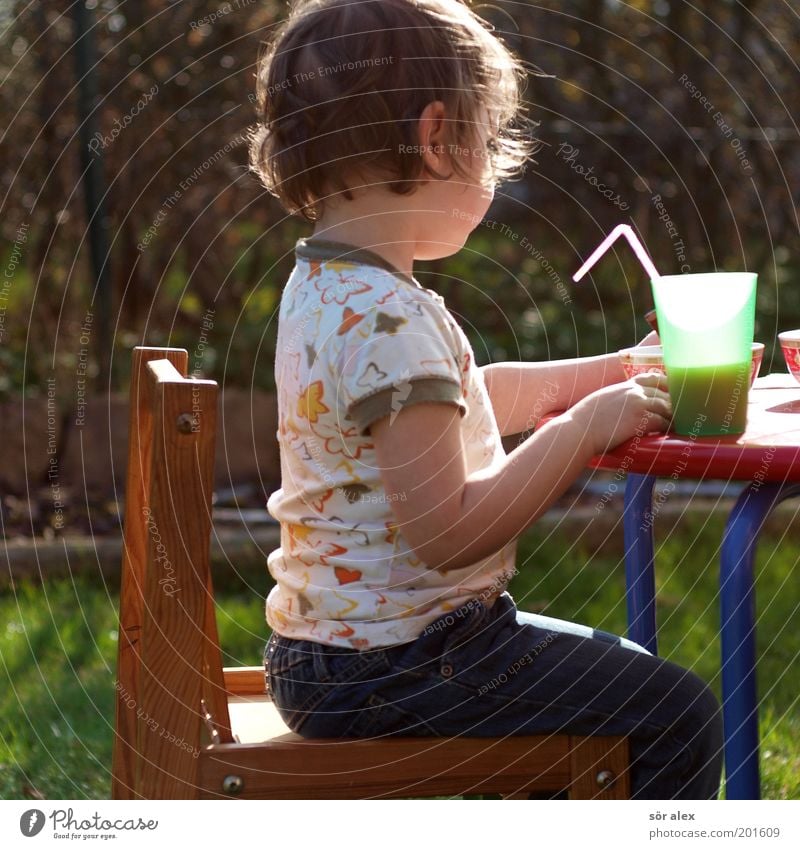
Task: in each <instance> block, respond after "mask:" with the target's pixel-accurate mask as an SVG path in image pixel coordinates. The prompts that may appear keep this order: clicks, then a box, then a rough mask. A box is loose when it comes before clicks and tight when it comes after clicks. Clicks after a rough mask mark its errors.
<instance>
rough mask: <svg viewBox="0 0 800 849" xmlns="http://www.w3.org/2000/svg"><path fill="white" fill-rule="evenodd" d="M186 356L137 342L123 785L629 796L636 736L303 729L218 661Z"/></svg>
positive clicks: (124, 795)
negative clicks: (316, 732) (364, 735)
mask: <svg viewBox="0 0 800 849" xmlns="http://www.w3.org/2000/svg"><path fill="white" fill-rule="evenodd" d="M187 361H188V356H187V353H186V351H184V350H180V349H174V348H145V347H137V348H136V349H135V350H134V352H133V370H132V373H131V390H130V399H131V404H130V437H129V449H128V467H127V482H126V502H125V528H124V553H123V571H122V587H121V597H120V629H119V661H118V668H117V677H118V680H117V685H116V689H117V704H116V737H115V743H114V758H113V778H112V796H113V798H115V799H132V798H148V799H162V798H169V799H171V798H226V797H238V798H363V797H398V796H406V797H408V796H412V797H419V796H449V795H462V794H475V793H499V794H502V795H505V796H509V797H522V796H527V795H528V794H529V793H543V792H548V793H549V792H558V791H560V790H567V791H568V793H569V796H570V798H581V799H586V798H604V799H612V798H626V797H628V795H629V781H628V770H627V767H628V746H627V740H626V739H625V738H618V737H617V738H614V737H584V738H581V737H573V736H568V735H549V736H546V735H545V736H526V737H505V738H497V739H494V738H492V739H487V738H467V737H457V738H432V737H431V738H420V737H408V738H400V737H393V738H380V739H367V740H304V739H302V738H301V737H299V736H298V735H296V734H293V733H292V732H291V731H289V729H288V728H287V727H286V726H285V725H284V724H283V722H282V721H281V719H280V717H279V715H278V713H277V711H276V709H275V708H274V707H273V705H272V704H271V703H270V701H269V699H268V697H267V696H266V694H265V688H264V672H263V669H262V668H261V667H247V668H238V669H223V668H222V662H221V655H220V647H219V641H218V638H217V626H216V619H215V611H214V593H213V589H212V584H211V574H210V567H209V546H210V534H211V527H212V525H211V494H212V484H213V469H214V447H215V435H216V433H215V432H216V416H217V385H216V383H215V382H214V381H211V380H197V379H193V378H191V377H187V376H186V369H187ZM254 603H256V602H255V599H254Z"/></svg>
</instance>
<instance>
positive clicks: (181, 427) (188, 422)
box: [175, 413, 194, 433]
mask: <svg viewBox="0 0 800 849" xmlns="http://www.w3.org/2000/svg"><path fill="white" fill-rule="evenodd" d="M193 425H194V418H193V417H192V414H191V413H181V414H180V415H179V416H178V418H177V419H176V420H175V426H176V427H177V428H178V431H179V432H180V433H191V432H192V426H193Z"/></svg>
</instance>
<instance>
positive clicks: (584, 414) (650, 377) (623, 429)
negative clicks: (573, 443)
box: [571, 374, 672, 454]
mask: <svg viewBox="0 0 800 849" xmlns="http://www.w3.org/2000/svg"><path fill="white" fill-rule="evenodd" d="M571 414H572V417H573V418H575V419H578V420H579V421H580V422H581V423H582V424H583V425H584V426H585V428H586V433H587V434H588V435H589V440H590V445H591V446H592V448H593V453H594V454H603V453H604V452H606V451H609V450H610V449H612V448H614V447H615V446H617V445H619V444H620V443H621V442H625V441H626V440H628V439H631V438H633V437H634V436H637V435H641V434H644V433H651V432H653V431H662V432H663V431H665V430H667V429H668V428H669V425H670V420H671V418H672V403H671V402H670V398H669V394H668V392H667V379H666V377H665V376H664V375H663V374H639V375H636V377H633V378H631V380H626V381H625V382H624V383H614V384H612V385H611V386H605V387H603V389H599V390H598V391H597V392H593V393H592V394H591V395H587V397H586V398H584V399H583V400H582V401H580V402H578V403H577V404H576V405H575V407H573V408H572V410H571Z"/></svg>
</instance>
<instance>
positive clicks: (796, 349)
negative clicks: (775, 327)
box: [778, 330, 800, 383]
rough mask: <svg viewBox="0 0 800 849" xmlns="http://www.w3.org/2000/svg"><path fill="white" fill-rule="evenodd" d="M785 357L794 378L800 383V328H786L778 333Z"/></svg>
mask: <svg viewBox="0 0 800 849" xmlns="http://www.w3.org/2000/svg"><path fill="white" fill-rule="evenodd" d="M778 341H779V342H780V343H781V349H782V350H783V358H784V359H785V360H786V365H787V366H788V367H789V371H790V372H791V373H792V374H793V375H794V379H795V380H796V381H797V382H798V383H800V330H786V331H784V332H783V333H779V334H778Z"/></svg>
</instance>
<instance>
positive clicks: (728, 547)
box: [720, 484, 800, 799]
mask: <svg viewBox="0 0 800 849" xmlns="http://www.w3.org/2000/svg"><path fill="white" fill-rule="evenodd" d="M795 495H800V484H791V485H788V486H782V485H781V484H763V485H761V486H758V485H756V484H751V485H750V486H749V487H748V488H747V489H745V490H744V492H742V494H741V495H740V496H739V499H738V501H737V502H736V506H735V507H734V508H733V512H732V513H731V515H730V517H729V518H728V523H727V525H726V527H725V536H724V537H723V540H722V556H721V564H720V596H721V598H720V607H721V619H722V623H721V633H722V698H723V703H722V716H723V722H724V726H725V777H726V796H727V798H728V799H758V798H759V797H760V788H759V773H758V701H757V697H756V641H755V634H756V630H755V629H756V622H755V588H754V580H753V576H754V571H753V565H754V560H755V549H756V542H757V540H758V534H759V533H760V531H761V528H762V526H763V523H764V520H765V519H766V518H767V516H768V515H769V514H770V512H771V511H772V509H773V508H774V507H775V506H776V505H777V504H778V503H779V502H781V501H783V500H784V499H786V498H790V497H792V496H795Z"/></svg>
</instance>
